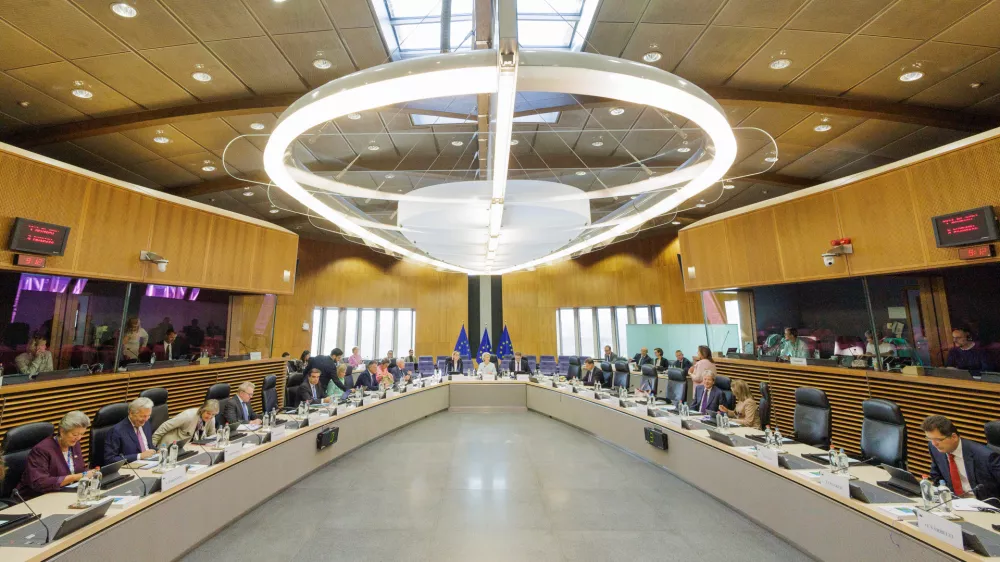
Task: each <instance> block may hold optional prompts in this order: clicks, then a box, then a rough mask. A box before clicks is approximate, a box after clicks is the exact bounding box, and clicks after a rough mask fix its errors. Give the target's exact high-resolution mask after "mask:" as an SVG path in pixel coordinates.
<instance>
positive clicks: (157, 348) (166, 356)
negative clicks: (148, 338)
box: [153, 330, 191, 361]
mask: <svg viewBox="0 0 1000 562" xmlns="http://www.w3.org/2000/svg"><path fill="white" fill-rule="evenodd" d="M190 352H191V349H190V348H189V347H188V344H187V342H185V341H184V340H178V339H177V332H175V331H173V330H167V335H165V336H163V341H161V342H159V343H157V344H156V345H154V346H153V353H155V354H156V360H157V361H173V360H174V359H187V358H188V355H189V354H190Z"/></svg>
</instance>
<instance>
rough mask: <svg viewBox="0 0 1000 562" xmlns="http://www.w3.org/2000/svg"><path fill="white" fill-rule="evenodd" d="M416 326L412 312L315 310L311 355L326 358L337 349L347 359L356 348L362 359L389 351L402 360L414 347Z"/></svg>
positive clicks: (389, 310) (383, 355) (377, 356)
mask: <svg viewBox="0 0 1000 562" xmlns="http://www.w3.org/2000/svg"><path fill="white" fill-rule="evenodd" d="M416 326H417V313H416V311H414V310H413V309H411V308H337V307H326V308H316V309H313V323H312V339H311V342H312V344H311V346H312V347H311V348H310V353H312V354H313V355H317V354H322V355H326V354H328V353H330V351H332V350H333V349H334V348H337V347H339V348H340V349H342V350H344V354H345V355H350V353H351V349H352V348H354V347H357V348H358V352H359V353H360V354H361V356H362V357H364V358H365V359H373V358H380V357H385V356H386V355H388V353H389V352H390V351H392V352H393V356H394V357H405V356H407V355H409V351H410V350H411V349H414V347H415V344H416V333H417V330H416ZM415 352H416V351H415Z"/></svg>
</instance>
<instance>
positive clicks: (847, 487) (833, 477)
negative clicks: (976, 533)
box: [819, 470, 961, 536]
mask: <svg viewBox="0 0 1000 562" xmlns="http://www.w3.org/2000/svg"><path fill="white" fill-rule="evenodd" d="M819 485H820V486H823V487H824V488H826V489H827V490H830V491H831V492H833V493H834V494H837V495H838V496H840V497H842V498H846V499H850V498H851V481H850V480H849V479H848V478H847V477H846V476H841V475H839V474H833V473H832V472H830V471H827V470H824V471H823V473H822V474H820V475H819ZM959 536H961V533H959Z"/></svg>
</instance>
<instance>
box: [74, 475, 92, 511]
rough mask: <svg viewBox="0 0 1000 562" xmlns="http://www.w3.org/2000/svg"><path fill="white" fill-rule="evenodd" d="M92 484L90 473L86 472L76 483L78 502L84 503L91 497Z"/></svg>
mask: <svg viewBox="0 0 1000 562" xmlns="http://www.w3.org/2000/svg"><path fill="white" fill-rule="evenodd" d="M91 484H92V481H91V479H90V474H89V473H87V472H84V473H83V478H81V479H80V480H79V482H77V484H76V503H83V502H85V501H87V500H89V499H90V486H91Z"/></svg>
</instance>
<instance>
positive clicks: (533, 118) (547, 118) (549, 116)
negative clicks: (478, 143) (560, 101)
mask: <svg viewBox="0 0 1000 562" xmlns="http://www.w3.org/2000/svg"><path fill="white" fill-rule="evenodd" d="M558 120H559V112H558V111H553V112H551V113H534V114H531V115H524V116H521V117H515V118H514V122H515V123H555V122H556V121H558ZM410 121H411V122H412V123H413V124H414V125H466V124H470V123H475V122H476V120H475V119H458V118H456V117H440V116H438V115H425V114H422V113H411V114H410Z"/></svg>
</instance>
